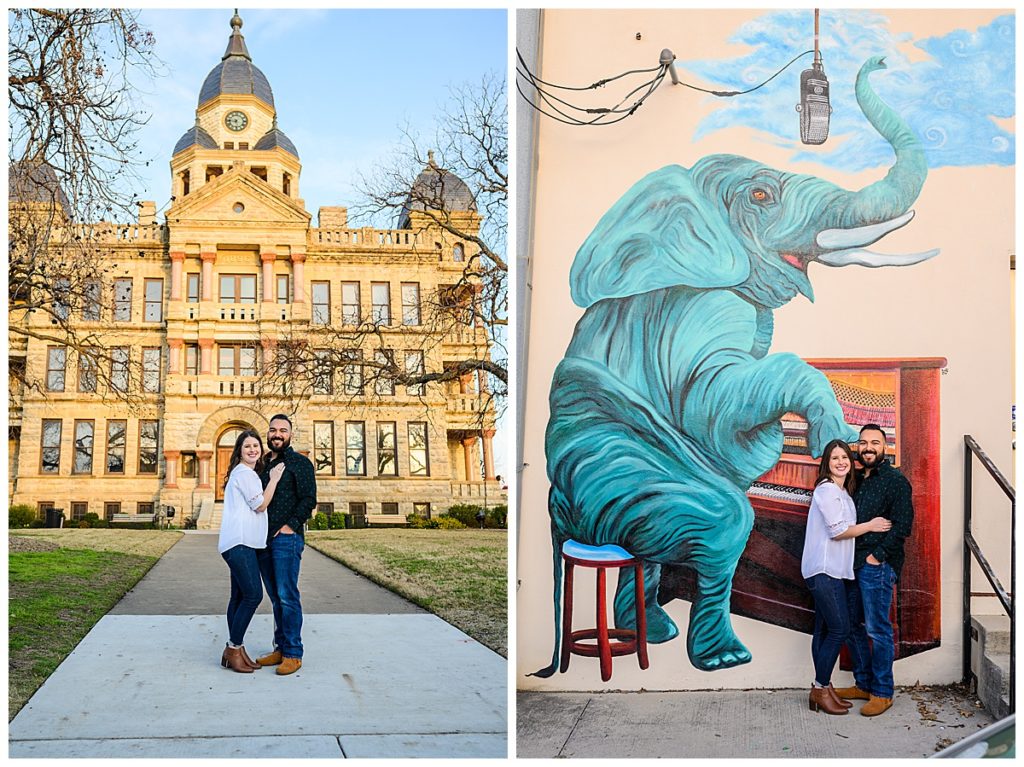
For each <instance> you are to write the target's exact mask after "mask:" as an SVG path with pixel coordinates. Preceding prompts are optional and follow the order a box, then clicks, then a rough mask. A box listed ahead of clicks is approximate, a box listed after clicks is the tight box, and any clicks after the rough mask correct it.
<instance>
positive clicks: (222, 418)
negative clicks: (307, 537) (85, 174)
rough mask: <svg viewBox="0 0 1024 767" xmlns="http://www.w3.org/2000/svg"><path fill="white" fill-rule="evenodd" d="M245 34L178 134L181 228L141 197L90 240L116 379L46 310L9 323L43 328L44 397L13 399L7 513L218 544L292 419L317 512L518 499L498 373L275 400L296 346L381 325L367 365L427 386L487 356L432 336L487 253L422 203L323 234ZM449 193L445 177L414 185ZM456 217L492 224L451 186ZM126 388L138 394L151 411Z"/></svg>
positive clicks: (342, 217)
mask: <svg viewBox="0 0 1024 767" xmlns="http://www.w3.org/2000/svg"><path fill="white" fill-rule="evenodd" d="M231 24H232V33H231V36H230V40H229V43H228V48H227V52H226V53H225V55H224V57H223V59H222V60H221V61H220V62H219V63H217V65H216V66H215V67H214V68H213V69H212V70H211V71H210V74H209V75H208V76H207V78H206V80H205V82H204V83H203V84H202V88H201V90H200V92H199V98H198V107H197V109H196V111H195V115H194V119H193V117H192V116H191V115H188V116H183V119H182V122H183V126H182V127H183V128H187V130H185V132H184V135H183V136H182V137H181V139H180V140H179V141H178V142H177V144H176V145H175V146H174V148H173V152H172V156H171V171H172V179H173V182H172V183H173V189H172V190H171V195H173V197H172V202H171V205H170V207H169V208H168V210H167V211H166V220H165V221H164V222H158V221H157V220H156V206H155V204H154V203H151V202H143V203H141V204H140V206H139V211H140V212H139V218H138V221H137V222H133V223H130V224H110V223H105V222H101V223H98V224H93V225H86V226H81V227H80V228H79V230H78V234H79V235H80V236H82V237H84V238H85V241H87V242H88V244H89V245H91V246H95V248H97V249H98V251H99V253H100V257H101V259H102V260H103V264H104V266H105V267H107V270H106V273H105V274H104V276H103V278H102V280H97V283H96V287H95V290H96V293H95V295H96V298H97V300H96V302H95V304H94V305H90V304H89V302H86V303H85V304H83V305H82V306H78V307H70V309H69V311H70V314H71V318H72V320H73V321H74V322H75V324H76V326H77V327H78V328H79V329H80V330H82V332H83V333H85V332H89V331H91V330H94V331H95V332H96V333H97V334H102V335H103V338H104V346H105V348H106V352H105V354H106V355H108V356H109V361H108V363H107V364H109V366H110V369H109V371H108V372H109V376H101V377H100V378H108V379H109V380H100V381H97V375H96V374H95V371H93V370H91V369H90V364H91V363H90V360H89V358H88V355H86V354H76V353H75V352H74V351H73V350H69V349H68V348H66V347H64V346H61V345H59V344H55V343H54V342H53V341H52V340H46V338H45V337H46V336H47V335H51V336H52V335H53V334H52V333H49V332H48V331H50V329H51V324H52V318H51V315H50V314H49V313H47V312H34V313H28V314H26V315H24V316H20V317H19V316H12V318H11V322H12V324H17V323H25V325H26V326H27V329H28V330H29V333H28V334H27V335H26V334H19V333H16V332H15V333H13V334H12V337H11V338H12V341H11V349H10V355H11V358H10V359H11V365H12V369H14V370H23V371H24V377H25V379H26V380H29V381H40V382H42V385H41V386H39V387H38V390H37V388H36V387H16V386H14V385H13V384H12V398H11V412H10V437H9V439H10V469H11V472H10V486H9V491H10V500H11V503H27V504H31V505H32V506H34V507H36V508H37V509H39V510H40V511H41V512H42V511H45V509H47V508H51V507H56V508H60V509H62V510H63V511H64V513H65V516H66V517H68V518H70V519H76V518H81V517H83V516H84V515H85V514H87V513H95V514H98V515H99V516H100V517H101V518H107V519H113V518H114V516H115V515H126V514H127V515H153V514H158V515H160V514H166V515H168V516H170V517H171V522H172V524H183V522H184V520H186V519H188V518H195V519H196V520H197V523H198V526H199V527H200V528H214V529H216V528H217V527H218V526H219V519H220V501H221V499H222V495H223V480H224V476H225V472H226V469H227V462H228V459H229V456H230V454H231V449H232V446H233V445H234V441H235V438H236V436H237V435H238V433H239V430H240V429H246V428H254V429H256V430H257V431H258V432H260V433H261V434H264V435H265V434H266V431H267V426H268V417H269V416H271V415H272V414H273V413H275V412H286V413H289V414H291V416H292V420H293V423H294V435H293V439H292V444H293V446H294V447H295V448H296V449H297V450H299V451H300V452H303V453H305V454H306V455H308V456H309V457H310V458H311V459H312V460H313V461H314V464H315V467H316V472H317V477H318V500H319V510H320V511H321V512H328V513H329V512H345V513H352V514H356V515H360V516H365V517H366V518H367V519H368V521H369V522H370V523H371V524H383V523H404V522H405V519H406V516H407V515H409V514H420V515H424V516H436V515H438V514H440V513H442V512H443V511H444V510H445V509H447V508H448V507H449V506H451V505H453V504H456V503H475V504H482V503H483V502H484V499H485V498H486V499H487V502H488V503H489V504H490V505H494V504H495V503H501V502H504V499H503V498H500V497H499V496H500V495H501V494H502V491H501V487H500V483H499V482H498V481H496V480H495V472H494V464H493V452H492V439H493V437H494V414H493V410H492V408H491V406H490V405H489V404H487V403H488V398H487V392H486V381H485V380H483V376H482V374H480V375H479V376H477V375H474V374H470V375H465V376H463V377H462V378H461V379H458V380H456V381H455V382H449V383H444V384H435V383H431V384H428V385H424V386H422V387H410V386H403V385H400V386H394V385H393V384H392V385H390V386H389V385H388V382H387V381H386V380H379V379H375V380H371V379H370V378H367V379H366V381H365V382H364V380H363V368H362V367H361V366H359V365H351V366H349V367H347V368H345V369H344V370H339V371H338V374H337V375H330V376H327V377H326V379H325V378H323V377H321V379H320V380H318V381H316V382H314V384H313V386H312V388H309V389H306V390H305V392H304V393H302V392H300V389H303V388H304V387H302V386H300V385H299V382H297V381H295V382H292V383H291V385H292V386H293V387H294V388H293V390H292V391H290V390H289V388H288V386H289V383H288V382H284V383H280V384H278V383H276V382H275V384H274V386H275V387H278V388H275V389H274V391H273V394H275V396H276V399H274V398H268V397H267V396H266V395H267V391H266V390H267V388H268V387H267V385H265V384H266V382H265V380H264V377H263V376H261V373H260V371H261V370H263V369H265V366H267V365H270V364H272V363H273V362H274V354H275V342H278V341H284V340H289V341H294V340H295V339H302V338H310V339H313V338H314V337H315V336H316V333H317V332H324V331H327V330H331V329H336V330H338V331H341V332H344V331H345V330H346V329H350V330H352V331H353V333H354V332H355V331H356V329H357V328H359V327H363V328H365V327H368V326H369V327H371V328H372V332H368V333H366V334H365V339H364V341H363V342H362V344H361V346H360V348H357V349H353V350H352V353H353V354H354V355H355V356H354V357H353V359H357V358H359V357H360V356H361V357H362V359H364V360H367V359H374V358H377V359H380V358H381V355H388V356H390V357H392V358H393V359H395V360H396V364H397V365H398V366H399V367H402V368H404V369H405V370H407V371H411V372H416V371H438V370H441V369H443V367H444V366H445V365H446V363H448V364H450V363H452V362H454V361H458V360H464V359H467V358H470V357H474V358H478V359H479V358H484V357H486V356H487V354H488V349H489V345H488V344H489V341H488V336H487V331H486V329H485V328H484V327H482V326H479V325H473V324H468V325H467V324H461V325H459V326H456V327H454V329H453V328H448V329H446V330H444V331H438V330H436V326H435V325H433V324H431V323H429V322H427V314H428V306H427V305H428V303H429V302H430V297H431V296H435V295H437V294H438V292H439V290H440V291H441V292H443V290H444V288H445V286H447V285H454V284H456V283H458V282H459V281H460V279H462V275H463V270H464V268H465V266H466V260H467V259H468V258H469V255H470V245H469V243H465V242H462V241H460V240H459V239H458V238H456V237H454V236H453V235H452V234H450V233H448V232H446V231H442V229H441V228H439V227H437V226H436V225H434V224H432V219H431V218H430V217H429V216H428V215H427V214H426V213H424V209H423V206H422V205H421V204H417V203H415V202H414V201H413V198H412V197H410V203H409V204H408V205H407V206H406V210H405V211H404V212H403V214H402V216H401V218H400V220H399V221H397V222H396V225H397V227H398V228H396V229H391V230H380V229H371V228H349V227H348V225H347V224H348V222H347V213H346V209H345V208H343V207H329V208H320V210H319V215H318V220H317V226H313V225H312V221H311V218H312V217H311V215H310V214H309V213H308V212H307V211H306V209H305V206H304V203H303V200H302V198H301V194H300V188H301V187H300V184H301V170H302V164H301V162H300V159H299V152H298V150H297V148H296V147H295V146H294V144H293V143H292V142H291V141H290V140H289V138H288V137H287V136H286V135H285V133H284V132H283V131H282V130H281V128H280V127H279V120H278V115H277V112H276V110H275V107H274V94H273V92H272V90H271V87H270V83H269V82H268V81H267V78H266V77H265V76H264V75H263V73H262V72H261V71H260V70H259V69H258V68H257V67H256V66H255V65H254V64H253V61H252V59H251V57H250V55H249V52H248V50H247V48H246V44H245V41H244V38H243V37H242V34H241V25H242V22H241V19H240V18H238V17H237V16H236V17H235V18H233V19H232V21H231ZM281 122H282V123H284V122H285V121H284V119H282V120H281ZM189 123H194V124H193V125H192V126H191V127H188V126H189ZM325 145H326V144H325ZM439 177H440V174H439V172H438V170H437V168H436V167H434V166H433V165H432V164H430V165H428V166H427V167H426V168H425V169H424V170H423V173H422V174H421V175H420V178H419V179H418V180H417V182H416V183H417V184H431V183H436V182H437V181H438V179H439ZM17 202H18V201H17V200H12V201H11V204H12V205H16V204H17ZM444 206H445V208H446V209H447V210H448V211H449V214H450V215H452V216H455V217H458V219H459V222H460V227H461V228H462V229H463V230H464V231H468V232H475V231H477V230H478V228H479V225H480V218H479V216H478V214H477V212H476V206H475V202H474V199H473V195H472V194H471V192H470V190H469V189H468V187H466V185H465V184H464V183H462V182H461V181H459V180H458V179H456V178H454V177H453V176H451V175H450V174H449V175H445V176H444ZM101 297H102V300H100V298H101ZM100 307H102V311H101V308H100ZM368 323H369V325H368ZM432 335H433V337H431V336H432ZM310 343H311V344H313V343H315V342H314V341H312V340H311V341H310ZM136 369H137V370H139V371H140V374H139V375H137V376H136V375H130V374H129V371H131V370H136ZM342 373H344V374H343V375H342ZM111 387H114V388H130V389H131V394H132V395H133V396H132V397H131V398H129V399H131V400H134V401H133V402H126V401H125V398H124V397H119V396H114V393H111V392H110V391H109V389H110V388H111ZM119 518H120V517H119Z"/></svg>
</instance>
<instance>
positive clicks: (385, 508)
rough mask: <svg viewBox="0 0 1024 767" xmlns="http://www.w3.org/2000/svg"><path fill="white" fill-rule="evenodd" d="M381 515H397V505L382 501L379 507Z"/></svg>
mask: <svg viewBox="0 0 1024 767" xmlns="http://www.w3.org/2000/svg"><path fill="white" fill-rule="evenodd" d="M380 513H381V514H394V515H396V516H397V515H398V504H397V503H395V502H393V501H384V502H382V503H381V505H380Z"/></svg>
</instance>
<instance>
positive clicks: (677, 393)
mask: <svg viewBox="0 0 1024 767" xmlns="http://www.w3.org/2000/svg"><path fill="white" fill-rule="evenodd" d="M884 68H885V63H884V59H883V58H882V57H876V58H872V59H870V60H869V61H867V62H866V63H865V64H864V66H863V67H862V68H861V70H860V72H859V73H858V75H857V80H856V86H855V88H856V95H857V101H858V103H859V105H860V107H861V109H862V111H863V112H864V114H865V116H866V117H867V119H868V120H869V121H870V123H871V124H872V125H873V126H874V128H875V129H876V130H877V131H878V132H879V133H880V134H881V135H882V136H883V137H884V138H885V139H886V140H887V141H888V142H889V143H890V144H891V145H892V148H893V150H894V152H895V155H896V160H895V163H894V164H893V165H892V167H891V168H890V169H889V171H888V174H887V175H886V176H885V178H884V179H881V180H879V181H878V182H876V183H873V184H871V185H869V186H867V187H866V188H864V189H860V190H857V191H848V190H845V189H842V188H840V187H838V186H836V185H834V184H832V183H830V182H828V181H825V180H823V179H821V178H817V177H815V176H810V175H800V174H796V173H788V172H783V171H780V170H775V169H772V168H769V167H765V166H764V165H762V164H759V163H757V162H755V161H754V160H750V159H747V158H744V157H738V156H733V155H712V156H709V157H705V158H703V159H701V160H700V161H698V162H697V163H696V164H695V165H694V166H693V167H692V168H689V169H687V168H683V167H681V166H678V165H672V166H669V167H665V168H662V169H660V170H657V171H655V172H653V173H651V174H649V175H648V176H646V177H644V178H642V179H641V180H640V181H638V182H637V183H636V184H635V185H634V186H633V187H632V188H630V189H629V190H628V191H627V192H626V193H625V194H624V195H623V196H622V198H621V199H620V200H619V201H618V202H616V203H615V204H614V205H613V206H612V207H611V209H610V210H609V211H608V212H607V213H605V214H604V216H603V217H602V218H601V219H600V221H599V222H598V223H597V226H596V227H595V228H594V230H593V232H592V233H591V234H590V236H589V237H588V238H587V240H586V241H585V242H584V243H583V245H582V247H581V248H580V249H579V251H578V253H577V254H576V258H575V261H574V262H573V265H572V269H571V273H570V278H569V279H570V288H571V293H572V298H573V301H574V302H575V303H576V304H577V305H579V306H581V307H584V308H585V309H586V311H585V313H584V315H583V317H582V318H581V319H580V321H579V323H578V324H577V326H576V329H575V332H574V335H573V338H572V341H571V343H570V344H569V347H568V349H567V351H566V354H565V358H564V359H563V360H562V361H561V362H560V363H559V365H558V367H557V368H556V370H555V373H554V377H553V381H552V385H551V394H550V420H549V422H548V427H547V433H546V442H545V446H546V453H547V471H548V478H549V480H550V483H551V490H550V495H549V512H550V515H551V532H552V542H553V547H554V552H553V553H554V576H555V590H554V609H555V652H554V653H553V655H552V663H551V665H550V666H549V667H548V668H545V669H543V670H541V671H539V672H536V673H537V674H538V675H540V676H550V675H551V674H552V673H554V672H555V670H556V668H557V661H558V649H559V641H560V620H559V613H560V599H561V578H562V562H561V557H560V553H561V547H562V544H563V543H564V542H565V540H566V539H568V538H572V539H575V540H577V541H580V542H582V543H586V544H592V545H602V544H617V545H619V546H622V547H624V548H625V549H627V550H628V551H630V552H631V553H632V554H633V555H634V556H636V557H638V558H640V559H641V560H643V569H644V587H645V600H646V604H647V611H648V618H647V626H648V629H647V630H648V641H650V642H665V641H668V640H670V639H672V638H674V637H675V636H677V635H678V633H679V630H678V628H677V627H676V625H675V623H674V622H673V621H672V619H671V618H670V617H669V615H668V614H667V613H666V612H665V611H664V609H662V608H661V607H660V606H659V604H658V587H659V578H660V573H661V567H662V566H663V565H669V564H671V565H684V566H687V567H690V568H692V569H693V570H695V571H696V576H697V590H696V597H695V598H694V602H693V605H692V608H691V611H690V621H689V628H688V632H687V640H686V648H687V653H688V655H689V658H690V661H691V663H692V664H693V665H694V666H695V667H697V668H699V669H703V670H715V669H722V668H728V667H731V666H736V665H739V664H742V663H746V662H749V661H750V659H751V655H750V652H749V651H748V650H747V648H746V647H744V645H743V644H742V643H741V642H740V640H739V639H738V638H737V636H736V635H735V633H734V632H733V629H732V625H731V621H730V611H729V600H730V594H731V588H732V577H733V573H734V571H735V568H736V564H737V562H738V560H739V558H740V555H741V554H742V552H743V549H744V547H745V545H746V542H747V537H748V536H749V533H750V530H751V527H752V524H753V518H754V514H753V510H752V508H751V506H750V503H749V501H748V500H747V496H746V491H747V490H748V489H749V487H750V484H751V483H752V482H753V481H754V480H755V479H757V478H758V477H759V476H761V475H762V474H763V473H764V472H765V471H767V470H768V469H769V468H771V467H772V466H773V465H774V464H775V463H776V462H777V461H778V459H779V456H780V454H781V451H782V444H783V442H782V428H781V424H780V418H781V417H782V415H783V414H785V413H787V412H796V413H799V414H801V415H803V416H804V417H805V418H806V419H807V421H808V439H809V445H810V448H811V451H812V453H813V454H814V455H820V454H821V451H822V449H823V448H824V445H825V444H826V443H827V442H828V441H829V440H831V439H835V438H837V437H838V438H845V439H853V438H855V436H856V432H854V431H853V430H852V429H851V427H850V426H849V425H848V424H846V423H845V422H844V419H843V413H842V410H841V408H840V406H839V404H838V402H837V401H836V397H835V395H834V393H833V391H832V388H831V386H830V385H829V383H828V381H827V379H826V378H825V376H824V375H823V374H822V373H820V372H819V371H817V370H815V369H814V368H812V367H811V366H809V365H807V364H806V363H805V362H803V361H802V360H801V359H799V358H798V357H797V356H795V355H793V354H788V353H776V354H769V353H768V351H769V347H770V346H771V340H772V327H773V326H772V322H773V320H772V311H773V310H774V309H777V308H778V307H781V306H782V305H784V304H785V303H787V302H788V301H789V300H791V299H792V298H794V297H795V296H796V295H797V294H798V293H801V294H803V295H805V296H806V297H807V298H808V299H810V300H813V291H812V288H811V283H810V281H809V279H808V272H807V270H808V265H809V264H810V263H811V262H815V261H816V262H818V263H821V264H826V265H829V266H845V265H848V264H860V265H864V266H905V265H910V264H914V263H917V262H919V261H922V260H924V259H926V258H930V257H931V256H933V255H935V254H936V253H937V251H929V252H927V253H919V254H913V255H904V256H888V255H881V254H878V253H872V252H870V251H867V250H865V246H867V245H870V244H872V243H874V242H875V241H877V240H878V239H880V238H881V237H883V236H884V235H886V234H887V233H889V232H891V231H893V230H895V229H897V228H899V227H902V226H905V225H906V224H907V223H909V222H910V220H911V218H913V215H914V214H913V212H912V211H910V210H909V209H910V206H911V204H912V203H913V202H914V200H915V199H916V198H917V196H918V194H919V193H920V191H921V188H922V185H923V184H924V180H925V177H926V175H927V166H926V163H925V157H924V152H923V149H922V148H921V145H920V143H919V141H918V140H917V138H916V137H915V136H914V134H913V133H912V132H911V130H910V129H909V128H908V126H907V125H906V124H905V123H904V122H903V120H902V119H901V118H900V117H899V116H898V115H897V114H895V113H894V112H893V111H892V109H890V108H889V107H888V106H887V105H886V104H885V103H884V102H882V100H881V99H879V98H878V96H877V95H876V94H875V93H874V91H873V90H872V88H871V87H870V85H869V83H868V77H869V75H870V73H872V72H874V71H876V70H879V69H884ZM833 315H835V311H833ZM633 593H634V589H633V576H632V571H631V570H629V569H628V568H627V569H625V570H623V571H621V573H620V577H619V585H618V590H617V593H616V598H615V621H616V625H617V626H619V627H620V628H623V627H624V628H632V623H633Z"/></svg>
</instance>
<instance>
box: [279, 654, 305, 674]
mask: <svg viewBox="0 0 1024 767" xmlns="http://www.w3.org/2000/svg"><path fill="white" fill-rule="evenodd" d="M300 668H302V661H301V660H300V659H299V658H282V659H281V665H280V666H278V667H277V673H278V676H286V675H288V674H294V673H295V672H296V671H298V670H299V669H300Z"/></svg>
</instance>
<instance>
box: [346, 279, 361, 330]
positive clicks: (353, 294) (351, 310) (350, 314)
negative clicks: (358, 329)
mask: <svg viewBox="0 0 1024 767" xmlns="http://www.w3.org/2000/svg"><path fill="white" fill-rule="evenodd" d="M362 321H363V318H362V312H361V311H360V309H359V283H358V282H343V283H341V324H342V325H359V324H361V323H362Z"/></svg>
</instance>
